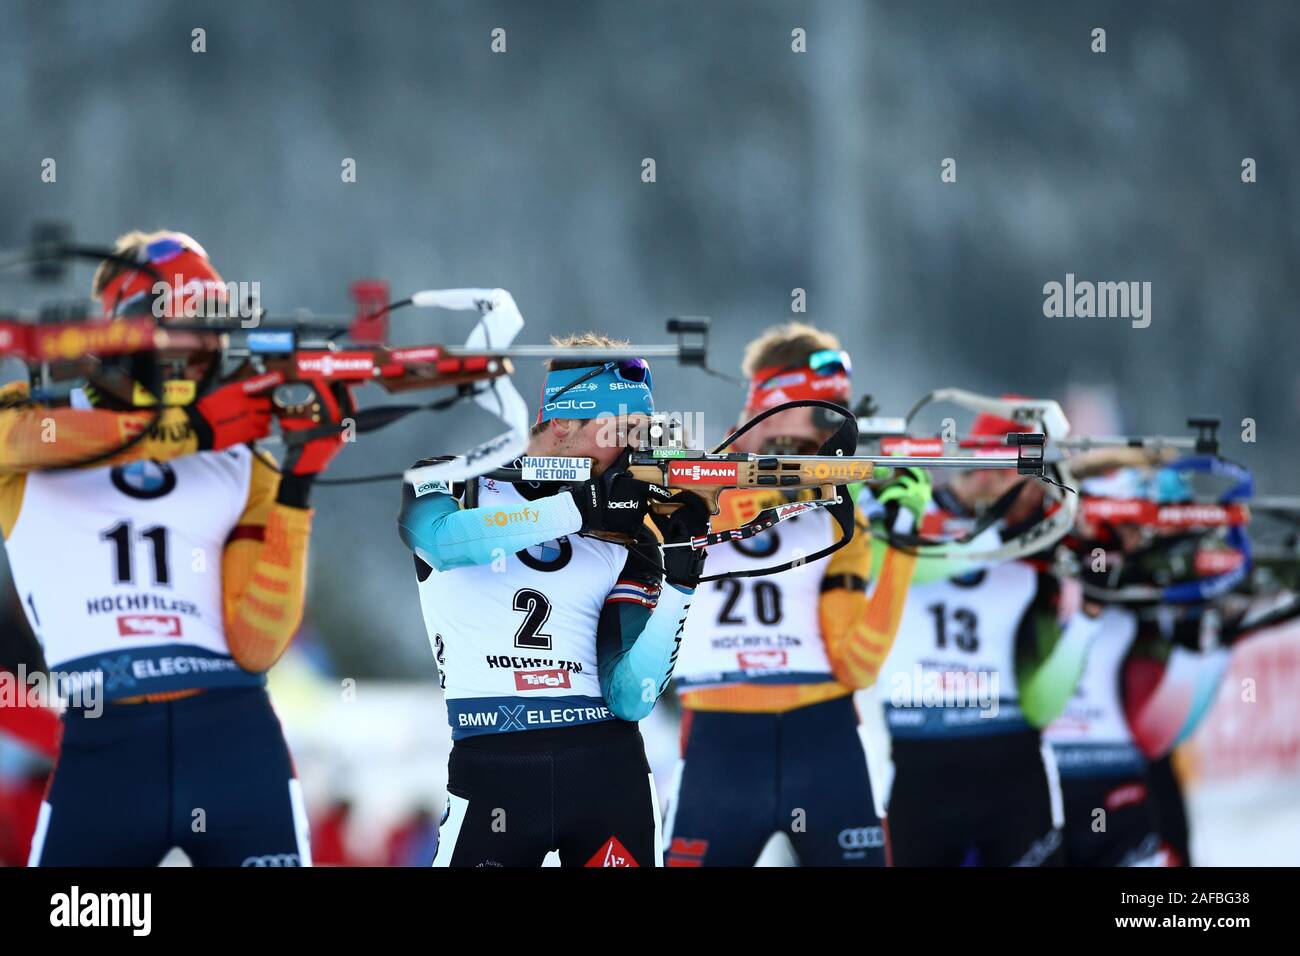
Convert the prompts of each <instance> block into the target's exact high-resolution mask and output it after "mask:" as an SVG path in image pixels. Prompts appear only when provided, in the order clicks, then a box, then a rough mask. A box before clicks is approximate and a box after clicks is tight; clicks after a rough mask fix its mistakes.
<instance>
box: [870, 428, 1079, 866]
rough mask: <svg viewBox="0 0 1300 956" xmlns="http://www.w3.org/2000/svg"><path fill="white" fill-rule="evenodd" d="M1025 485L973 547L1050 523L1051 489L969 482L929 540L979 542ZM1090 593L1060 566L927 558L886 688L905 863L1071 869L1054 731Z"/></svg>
mask: <svg viewBox="0 0 1300 956" xmlns="http://www.w3.org/2000/svg"><path fill="white" fill-rule="evenodd" d="M1025 430H1026V429H1025V426H1023V425H1021V424H1019V423H1017V422H1014V421H1010V420H1007V419H1000V418H997V417H995V416H992V415H988V414H981V415H980V416H978V417H977V418H976V420H975V422H974V424H973V425H972V427H971V439H970V441H971V442H973V443H982V442H983V441H985V440H988V441H991V442H994V443H996V444H1001V443H1002V441H1003V440H1004V438H1005V435H1006V433H1008V432H1014V431H1025ZM1017 486H1018V487H1019V492H1018V494H1017V496H1016V498H1015V500H1014V502H1013V503H1012V504H1011V506H1010V508H1009V510H1008V511H1007V512H1006V514H1005V515H1004V516H1003V517H1002V518H1001V519H1000V521H999V522H998V523H996V524H994V525H992V526H990V527H989V528H988V529H987V531H986V532H984V533H983V534H982V535H980V536H978V537H976V538H975V539H974V541H972V542H971V545H970V546H971V547H972V548H974V549H979V548H986V547H996V546H997V545H998V544H1000V543H1001V541H1002V540H1004V539H1008V538H1012V537H1014V536H1016V535H1017V534H1018V533H1019V532H1021V531H1023V530H1026V529H1028V528H1029V527H1030V526H1031V525H1033V524H1034V523H1036V522H1038V521H1040V520H1042V518H1043V517H1044V511H1043V509H1044V507H1045V504H1044V495H1043V491H1042V486H1041V485H1040V484H1039V483H1038V482H1034V481H1029V480H1028V479H1027V478H1025V477H1024V476H1019V475H1017V474H1016V473H1015V471H1013V470H1010V469H1005V470H1004V469H984V470H973V471H962V472H958V473H957V475H956V476H954V478H953V479H952V481H951V482H950V483H948V484H947V485H944V486H941V487H939V488H936V490H935V493H934V500H933V502H932V504H931V507H930V510H929V511H928V513H927V514H926V515H925V517H924V520H923V522H922V531H923V533H925V534H927V535H930V536H935V535H944V536H949V535H952V534H954V533H958V532H962V531H966V530H969V528H970V526H971V523H972V522H973V521H974V520H975V518H976V515H977V513H978V511H980V510H981V509H983V508H986V507H989V506H990V505H992V503H993V502H995V501H997V500H999V499H1000V498H1002V496H1003V495H1005V494H1006V493H1007V492H1008V491H1009V490H1010V489H1012V488H1014V487H1017ZM954 568H957V569H960V570H959V573H956V574H955V575H954ZM1078 590H1079V588H1078V584H1077V582H1075V581H1071V580H1068V579H1067V580H1064V581H1063V580H1062V579H1061V578H1060V577H1058V576H1057V575H1056V574H1055V573H1054V572H1053V569H1052V562H1051V560H1050V556H1040V557H1036V558H1035V559H1033V560H1022V561H1009V562H1003V563H998V564H993V565H991V566H988V567H980V568H977V569H975V570H970V566H969V564H964V565H963V564H962V563H957V562H950V561H949V560H947V559H940V558H931V557H926V556H923V557H921V558H918V560H917V569H916V573H915V576H914V579H913V585H912V590H911V593H910V594H909V595H908V598H907V605H906V609H905V611H904V613H903V620H902V624H901V625H900V627H899V634H898V640H897V641H895V643H894V647H893V650H892V652H891V653H890V655H889V658H888V660H886V661H885V664H884V668H883V671H882V674H881V678H880V690H881V699H882V701H883V703H884V708H885V718H886V723H887V726H888V729H889V734H890V754H891V759H892V763H893V769H894V777H893V782H892V786H891V789H890V794H889V801H888V804H887V810H888V818H887V829H888V834H889V846H890V856H891V861H892V863H893V864H894V865H896V866H957V865H984V866H1011V865H1019V866H1041V865H1060V864H1061V862H1062V842H1063V837H1062V832H1061V827H1062V824H1063V814H1062V807H1061V790H1060V783H1059V777H1058V775H1057V772H1056V767H1055V764H1054V761H1053V760H1052V753H1051V750H1050V748H1049V747H1047V745H1046V744H1044V742H1043V740H1042V734H1041V728H1042V727H1044V726H1046V725H1047V724H1048V723H1049V722H1051V720H1052V719H1053V718H1055V717H1056V716H1057V715H1058V714H1059V713H1060V712H1061V710H1062V709H1063V708H1064V706H1065V702H1066V700H1068V698H1069V695H1070V693H1071V691H1072V690H1073V689H1074V685H1075V683H1076V682H1077V680H1078V678H1079V673H1080V671H1081V669H1082V667H1083V655H1084V654H1085V653H1086V650H1087V643H1088V638H1089V636H1090V634H1091V632H1092V630H1093V628H1094V627H1095V622H1093V621H1092V620H1091V619H1088V618H1086V617H1085V616H1084V615H1082V614H1081V613H1080V612H1079V611H1078V609H1077V608H1078V604H1079V601H1078Z"/></svg>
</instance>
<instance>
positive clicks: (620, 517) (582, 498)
mask: <svg viewBox="0 0 1300 956" xmlns="http://www.w3.org/2000/svg"><path fill="white" fill-rule="evenodd" d="M626 466H627V456H626V455H624V456H623V457H621V458H619V459H618V460H617V461H615V462H614V464H612V465H610V466H609V467H608V468H606V469H605V470H604V471H603V472H602V473H601V474H599V475H597V476H596V477H595V478H591V479H589V480H587V481H584V482H583V483H582V484H580V485H573V486H571V487H570V488H569V493H570V494H571V495H573V502H574V504H576V505H577V506H578V511H580V512H581V513H582V530H583V531H588V532H591V531H604V532H613V533H616V534H623V535H627V536H628V537H631V536H632V535H634V534H636V531H637V529H638V528H639V527H641V524H642V522H643V521H644V520H645V515H646V510H647V508H648V507H649V504H648V502H649V498H650V485H649V483H648V482H644V481H639V480H637V479H636V478H633V477H632V476H631V475H630V474H628V473H627V472H626V471H625V470H624V469H625V468H626Z"/></svg>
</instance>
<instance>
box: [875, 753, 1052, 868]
mask: <svg viewBox="0 0 1300 956" xmlns="http://www.w3.org/2000/svg"><path fill="white" fill-rule="evenodd" d="M1046 759H1050V758H1046ZM893 762H894V783H893V787H892V788H891V790H890V796H889V812H888V816H887V819H886V822H885V832H886V835H887V839H888V848H889V856H890V862H891V863H892V864H893V865H894V866H963V865H966V866H1060V865H1061V864H1062V863H1063V847H1062V844H1063V839H1062V833H1061V830H1060V828H1059V825H1060V822H1061V816H1062V806H1061V791H1060V782H1059V780H1058V779H1057V778H1056V776H1055V765H1054V764H1052V765H1051V766H1050V768H1049V766H1048V765H1047V764H1046V763H1045V757H1044V752H1043V748H1042V743H1041V738H1040V736H1039V734H1038V732H1037V731H1017V732H1014V733H1007V734H996V735H989V736H985V737H968V738H957V739H946V740H906V739H895V740H894V742H893Z"/></svg>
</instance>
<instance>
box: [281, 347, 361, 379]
mask: <svg viewBox="0 0 1300 956" xmlns="http://www.w3.org/2000/svg"><path fill="white" fill-rule="evenodd" d="M374 367H375V360H374V359H373V358H372V357H371V356H369V355H366V354H364V353H358V352H353V353H347V352H340V353H339V354H337V355H322V356H321V357H320V358H300V359H298V371H299V372H302V373H305V374H317V375H339V374H342V373H345V372H352V373H354V374H360V375H369V374H370V371H371V369H373V368H374Z"/></svg>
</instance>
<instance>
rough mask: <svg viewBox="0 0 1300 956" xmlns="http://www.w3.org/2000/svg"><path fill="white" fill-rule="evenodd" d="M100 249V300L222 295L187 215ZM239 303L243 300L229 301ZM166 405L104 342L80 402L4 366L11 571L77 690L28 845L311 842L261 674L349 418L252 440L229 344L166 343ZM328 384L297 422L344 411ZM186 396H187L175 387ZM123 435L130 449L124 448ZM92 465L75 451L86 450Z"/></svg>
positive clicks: (291, 856)
mask: <svg viewBox="0 0 1300 956" xmlns="http://www.w3.org/2000/svg"><path fill="white" fill-rule="evenodd" d="M115 251H116V252H117V254H118V255H119V256H122V257H124V258H126V259H128V260H134V261H135V262H138V263H141V264H142V265H141V268H138V269H136V268H131V267H130V265H129V264H123V263H119V262H117V261H110V262H106V263H104V264H103V265H101V267H100V269H99V271H98V272H97V273H96V275H95V281H94V293H95V295H96V296H97V297H98V298H99V300H100V302H101V304H102V310H103V315H104V318H105V319H111V318H118V317H121V316H132V315H148V314H149V313H150V311H151V310H152V309H153V308H154V306H155V299H156V295H155V291H156V290H155V288H154V285H155V282H156V281H157V279H156V275H155V274H151V273H150V272H149V271H148V269H147V268H146V267H145V266H146V264H147V266H149V267H152V270H153V273H156V274H161V275H163V276H165V277H166V283H165V285H166V286H167V288H165V291H163V292H162V293H161V297H162V298H163V302H164V306H163V309H162V312H163V316H164V321H166V319H167V318H168V317H170V315H172V314H176V315H179V314H180V313H179V311H175V312H173V310H171V309H170V308H169V307H168V306H167V302H168V300H170V302H172V303H177V302H179V301H180V299H181V298H182V297H183V295H184V293H182V292H181V291H180V290H182V289H185V290H187V291H188V290H190V289H193V288H202V289H204V290H210V293H211V295H213V296H216V297H218V298H221V297H223V296H224V290H225V285H224V283H222V281H221V278H220V276H219V275H218V274H217V272H216V270H215V269H214V268H213V267H212V265H211V264H210V263H209V262H208V259H207V254H206V253H205V252H204V251H203V249H202V248H201V247H200V246H199V245H198V243H196V242H194V240H193V239H191V238H190V237H188V236H185V235H183V234H181V233H153V234H144V233H138V232H136V233H129V234H127V235H126V236H123V237H122V238H121V239H120V240H119V241H118V243H117V245H116V250H115ZM221 311H222V312H223V314H224V313H225V312H227V311H228V310H227V309H226V308H225V307H224V306H222V307H221ZM158 358H159V361H160V363H162V365H163V367H164V368H165V369H166V370H167V374H168V375H169V378H168V379H167V380H166V381H165V382H163V383H162V386H163V388H162V390H161V393H162V396H163V403H164V406H165V407H164V408H163V411H162V413H161V416H160V417H159V418H158V420H157V422H156V423H155V424H154V427H153V429H152V431H150V432H149V433H148V434H145V435H144V436H143V437H142V438H141V439H140V440H137V441H135V442H134V443H132V444H130V446H129V448H127V447H126V446H127V444H128V440H129V439H131V437H132V436H134V435H138V434H140V433H141V431H142V430H144V429H145V428H146V427H147V426H149V425H150V423H151V422H153V419H154V412H153V411H152V410H150V409H149V408H145V407H141V406H142V405H149V404H152V403H153V402H155V401H156V399H154V398H153V397H152V395H151V393H150V392H148V391H147V390H142V388H141V382H140V381H139V380H138V379H137V378H135V377H133V375H134V372H135V371H136V368H137V367H136V366H135V365H134V364H133V363H132V362H131V361H130V360H123V361H121V362H117V361H116V360H105V361H104V363H103V366H102V367H101V369H100V371H99V373H98V374H97V377H96V378H94V379H92V381H91V383H90V385H89V386H87V387H86V388H85V390H84V391H82V392H81V393H80V397H79V398H78V399H77V401H76V402H75V404H74V407H52V406H50V405H47V404H45V403H44V400H43V399H38V400H34V399H33V396H32V395H31V393H30V391H29V389H28V386H27V384H26V383H18V384H15V385H12V386H9V387H8V388H7V389H6V390H5V392H4V396H3V398H4V401H3V407H2V408H0V524H2V526H3V532H4V539H5V548H6V550H7V552H8V556H9V564H10V568H11V570H12V573H13V578H14V584H15V586H16V589H17V593H18V595H19V597H20V599H21V601H22V605H23V610H24V611H25V612H26V613H27V617H28V620H29V621H30V623H31V626H32V630H33V631H34V633H35V634H36V635H37V637H38V639H39V640H40V642H41V644H42V647H43V649H44V655H45V660H46V663H47V664H48V667H49V671H50V672H51V674H52V675H53V679H52V683H53V685H54V686H55V687H57V689H58V690H59V692H60V693H61V694H62V695H64V696H66V698H67V703H68V709H67V711H66V713H65V715H64V718H63V723H64V731H63V740H62V747H61V750H60V753H59V758H58V764H57V767H56V769H55V772H54V775H53V778H52V781H51V784H50V788H49V792H48V795H47V797H46V800H45V802H44V804H43V805H42V807H41V812H40V817H39V820H38V824H37V830H36V835H35V838H34V839H33V842H32V849H31V857H30V863H31V864H32V865H40V866H151V865H154V864H156V863H158V862H159V861H160V860H161V859H162V858H163V856H165V855H166V854H167V853H168V851H169V850H171V849H172V848H173V847H180V848H181V849H182V850H184V852H185V853H186V854H187V855H188V856H189V858H190V860H191V861H192V862H193V863H194V864H195V865H199V866H203V865H212V866H297V865H306V864H308V863H310V851H309V847H308V843H307V829H306V819H305V816H304V813H303V807H302V801H301V795H300V790H299V786H298V782H297V780H296V779H295V777H294V772H293V766H292V763H291V761H290V758H289V752H288V749H287V748H286V746H285V742H284V736H283V734H282V733H281V730H280V724H279V721H278V720H277V719H276V716H275V714H274V712H273V711H272V709H271V704H270V700H269V699H268V697H267V694H266V689H265V671H266V670H267V669H268V668H270V666H271V665H272V664H274V663H275V661H276V660H277V659H278V658H279V656H280V655H281V654H282V653H283V651H284V649H285V647H286V646H287V645H288V643H289V640H290V638H291V637H292V635H293V633H294V631H295V630H296V629H297V626H298V623H299V621H300V619H301V616H302V609H303V597H304V592H305V587H306V565H307V540H308V535H309V533H310V529H311V520H312V512H311V510H310V509H309V508H308V507H307V497H308V492H309V490H310V488H311V484H312V479H313V477H314V475H315V474H316V473H317V472H319V471H320V470H322V469H323V468H324V467H325V465H326V464H327V463H328V461H329V460H330V459H331V458H332V457H333V456H334V454H335V453H336V452H337V450H338V449H339V447H340V443H341V436H331V437H326V438H318V439H314V440H312V441H309V442H306V443H304V444H302V445H301V446H300V447H299V448H298V449H297V450H296V451H295V452H294V453H293V454H291V455H290V456H289V457H288V458H287V459H286V461H285V463H284V466H283V467H284V475H283V477H281V475H280V474H278V473H277V472H276V470H275V469H274V467H273V466H272V465H270V464H268V463H267V462H266V461H259V460H256V458H255V455H254V453H253V452H252V451H251V450H250V449H249V448H248V447H247V446H246V444H245V443H246V442H248V441H251V440H254V439H257V438H261V437H263V436H265V435H266V434H267V431H268V429H269V425H270V421H271V403H270V400H269V399H268V398H265V397H259V396H257V395H251V394H248V393H247V391H246V390H245V388H244V386H243V385H242V384H237V383H236V384H229V385H225V386H221V387H216V388H210V387H209V383H212V382H213V381H214V378H215V369H216V363H217V362H218V360H219V354H218V353H189V354H184V353H175V352H164V353H161V354H160V355H159V356H158ZM346 398H347V396H346V393H340V394H339V395H327V396H322V397H321V399H320V401H319V402H318V403H316V406H315V407H314V408H309V409H305V410H304V412H303V417H301V418H294V419H284V420H282V427H283V428H285V429H290V430H291V429H295V428H311V427H315V426H318V425H319V421H316V422H313V421H312V420H311V416H313V415H315V416H318V417H319V418H321V419H324V418H326V417H330V418H332V419H333V420H334V421H337V420H338V418H339V416H340V413H341V408H340V403H341V402H345V401H346ZM173 403H174V404H173ZM115 449H116V450H121V451H120V453H117V454H114V452H115ZM92 460H94V461H95V462H96V463H95V464H94V465H93V466H83V467H76V468H69V467H66V466H67V465H69V464H70V463H74V462H75V463H81V464H85V463H87V462H90V461H92Z"/></svg>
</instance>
